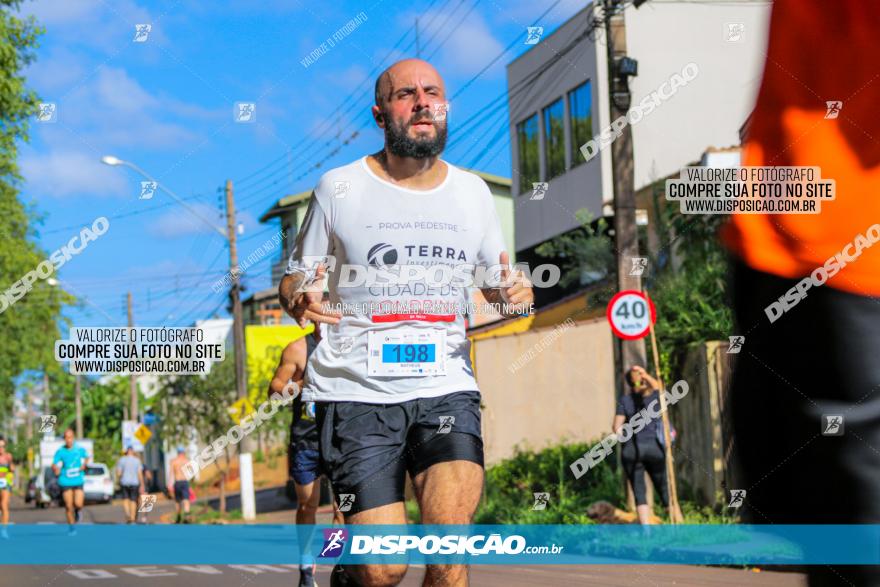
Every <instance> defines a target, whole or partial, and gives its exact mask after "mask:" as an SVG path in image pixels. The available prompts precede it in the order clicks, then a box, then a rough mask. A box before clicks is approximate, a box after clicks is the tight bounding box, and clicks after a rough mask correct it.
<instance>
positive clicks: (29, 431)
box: [24, 383, 34, 447]
mask: <svg viewBox="0 0 880 587" xmlns="http://www.w3.org/2000/svg"><path fill="white" fill-rule="evenodd" d="M25 389H26V390H27V391H26V392H25V393H26V394H27V413H26V414H25V417H24V422H25V426H26V427H25V430H24V437H25V440H26V441H27V445H28V447H31V446H33V445H32V443H33V441H34V419H33V413H34V398H33V389H31V386H30V383H28V386H27V387H26V388H25Z"/></svg>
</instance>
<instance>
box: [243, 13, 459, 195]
mask: <svg viewBox="0 0 880 587" xmlns="http://www.w3.org/2000/svg"><path fill="white" fill-rule="evenodd" d="M450 1H451V0H446V2H445V3H447V4H448V3H449V2H450ZM436 2H437V0H431V2H430V4H429V5H428V7H427V9H430V8H431V7H432V6H433V5H434V4H435V3H436ZM442 13H443V11H442V10H441V11H439V12H438V13H435V14H434V16H432V18H431V19H429V21H428V23H427V26H426V28H427V27H429V26H430V24H431V23H433V21H434V20H435V19H436V18H437V15H438V14H442ZM408 35H409V32H407V33H405V34H404V35H403V36H402V37H401V38H400V40H398V42H397V43H396V44H395V45H394V47H393V48H392V49H391V51H389V52H388V54H387V55H386V56H385V57H384V58H383V59H382V60H381V61H380V62H379V65H377V66H376V67H374V68H373V69H372V70H371V71H370V73H368V74H367V75H366V77H365V78H364V80H363V81H362V82H361V83H360V84H359V86H358V88H360V87H361V86H363V85H364V83H368V82H370V81H371V80H372V79H373V76H374V75H375V74H376V73H377V72H378V70H379V68H380V67H382V65H381V64H382V63H384V62H385V61H386V60H387V59H388V58H389V57H391V56H392V55H393V54H394V52H395V50H396V49H397V47H398V46H400V45H401V44H402V43H403V41H404V40H405V39H406V37H407V36H408ZM444 42H445V41H444ZM414 44H415V39H413V40H412V41H411V42H410V43H409V45H407V46H406V48H404V49H403V50H402V52H403V53H406V52H407V51H409V50H410V49H411V48H412V46H413V45H414ZM441 46H442V44H441ZM368 91H369V88H367V90H366V92H368ZM366 92H359V90H358V89H355V90H354V91H353V92H350V93H349V94H348V97H347V98H346V100H345V101H344V102H343V103H342V104H341V105H340V106H338V107H337V108H336V109H335V110H333V111H332V112H331V113H330V116H328V118H327V119H326V120H325V121H324V123H323V125H322V127H323V128H322V129H319V130H318V131H317V132H316V135H320V133H321V132H324V130H326V128H328V127H329V125H330V124H332V121H331V119H332V115H333V114H335V113H337V112H339V111H340V110H342V109H343V108H345V106H346V105H347V104H348V103H349V102H352V103H351V105H350V106H349V107H348V108H346V109H345V111H343V112H342V114H341V116H345V115H347V114H348V113H349V112H350V111H352V110H353V109H356V108H357V106H358V101H357V100H354V101H352V100H353V99H354V98H355V95H356V94H357V95H358V96H363V95H364V93H366ZM367 95H368V94H367ZM355 136H356V135H355ZM352 138H353V137H352ZM319 140H320V139H319V138H318V136H315V137H313V138H312V139H311V140H310V141H308V143H307V144H305V145H303V143H305V142H306V140H305V139H303V140H302V141H300V142H299V144H298V145H297V146H296V147H294V148H297V149H299V152H298V153H297V156H301V157H302V158H308V157H310V156H311V155H310V153H311V152H312V146H314V145H315V144H316V143H317V142H318V141H319ZM331 142H332V141H327V142H325V143H324V146H325V147H326V146H329V145H330V143H331ZM300 147H301V148H300ZM318 148H319V149H320V146H318ZM288 153H290V154H291V155H292V154H293V150H292V149H291V150H289V151H288V152H287V153H285V154H283V155H281V156H279V157H278V158H276V159H275V160H274V161H273V162H270V164H268V165H265V166H263V167H262V168H261V169H260V170H258V171H256V172H254V173H251V174H250V175H248V176H246V177H245V178H243V179H240V180H236V185H237V186H238V189H239V190H240V189H241V188H242V187H244V186H242V185H241V184H242V183H245V182H246V180H249V179H250V178H251V177H253V176H254V175H256V174H258V173H260V172H262V171H263V170H265V169H267V168H269V167H270V166H271V165H272V164H273V163H277V162H280V161H282V160H283V159H285V158H286V157H287V156H288ZM285 171H286V170H285V169H284V168H283V167H282V168H281V169H278V170H276V171H274V172H272V173H270V174H268V175H267V177H264V178H262V179H261V180H259V181H257V182H256V183H255V184H254V185H251V186H248V187H247V189H255V187H256V185H259V184H260V183H261V182H263V181H266V180H267V179H269V178H271V177H274V176H275V175H277V174H278V173H284V172H285ZM300 177H302V176H300ZM278 181H280V180H276V181H275V182H274V183H277V182H278Z"/></svg>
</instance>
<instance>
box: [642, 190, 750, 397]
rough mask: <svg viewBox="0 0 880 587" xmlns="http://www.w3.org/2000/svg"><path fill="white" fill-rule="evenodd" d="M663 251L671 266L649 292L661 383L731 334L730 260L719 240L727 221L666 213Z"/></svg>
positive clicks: (674, 208)
mask: <svg viewBox="0 0 880 587" xmlns="http://www.w3.org/2000/svg"><path fill="white" fill-rule="evenodd" d="M663 214H664V217H665V225H666V226H667V227H668V229H669V234H667V235H665V236H666V238H667V242H666V243H665V246H666V248H667V249H668V250H669V252H670V253H671V256H672V258H673V259H675V261H674V262H672V263H670V264H669V266H668V267H667V268H666V269H665V270H664V271H663V272H662V273H661V274H659V275H657V276H656V280H655V282H654V283H653V285H652V288H651V289H650V290H649V291H650V294H651V297H652V299H653V300H654V303H655V305H656V307H657V325H656V332H657V343H658V345H659V347H660V355H661V356H660V362H661V365H662V367H661V369H662V371H663V377H664V380H672V378H673V377H675V374H677V373H680V371H681V368H682V367H683V361H684V358H685V356H686V354H687V351H688V349H689V348H691V347H692V346H694V345H698V344H702V343H705V342H707V341H710V340H719V339H721V340H726V339H727V337H728V336H730V335H731V334H733V313H732V312H731V309H730V303H729V301H728V292H727V274H728V258H727V253H726V252H725V251H724V249H723V248H722V247H721V244H720V242H719V240H718V236H717V234H718V229H719V228H720V226H721V225H722V224H723V223H724V221H725V219H726V218H725V217H724V216H722V215H720V214H718V215H713V214H706V215H693V216H692V215H688V216H685V215H683V214H680V213H679V210H678V206H666V207H665V208H664V212H663Z"/></svg>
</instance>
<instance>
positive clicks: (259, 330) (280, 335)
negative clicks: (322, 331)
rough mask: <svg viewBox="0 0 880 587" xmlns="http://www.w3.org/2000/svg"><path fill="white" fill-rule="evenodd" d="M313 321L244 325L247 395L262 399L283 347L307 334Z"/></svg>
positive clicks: (258, 399) (251, 397)
mask: <svg viewBox="0 0 880 587" xmlns="http://www.w3.org/2000/svg"><path fill="white" fill-rule="evenodd" d="M314 329H315V326H314V325H313V324H309V325H308V326H306V327H305V328H300V327H299V326H297V325H295V324H279V325H276V326H246V327H245V332H244V339H245V346H246V348H247V372H248V397H250V399H251V401H253V402H254V403H256V404H259V403H261V402H262V401H263V400H265V399H266V390H267V389H268V387H269V382H270V381H272V376H273V375H274V374H275V369H276V368H277V367H278V361H279V360H280V359H281V352H282V351H283V350H284V347H286V346H287V345H289V344H290V343H292V342H293V341H295V340H298V339H300V338H302V337H304V336H305V335H307V334H309V333H310V332H312V331H313V330H314Z"/></svg>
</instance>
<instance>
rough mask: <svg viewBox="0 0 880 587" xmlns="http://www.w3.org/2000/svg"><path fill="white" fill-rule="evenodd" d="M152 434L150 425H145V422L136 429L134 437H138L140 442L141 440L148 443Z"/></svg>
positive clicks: (142, 442)
mask: <svg viewBox="0 0 880 587" xmlns="http://www.w3.org/2000/svg"><path fill="white" fill-rule="evenodd" d="M152 435H153V433H152V432H150V429H149V427H147V426H144V425H143V424H141V425H140V427H138V429H137V430H135V431H134V437H135V438H137V439H138V442H140V443H141V444H147V442H149V440H150V437H151V436H152Z"/></svg>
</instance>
